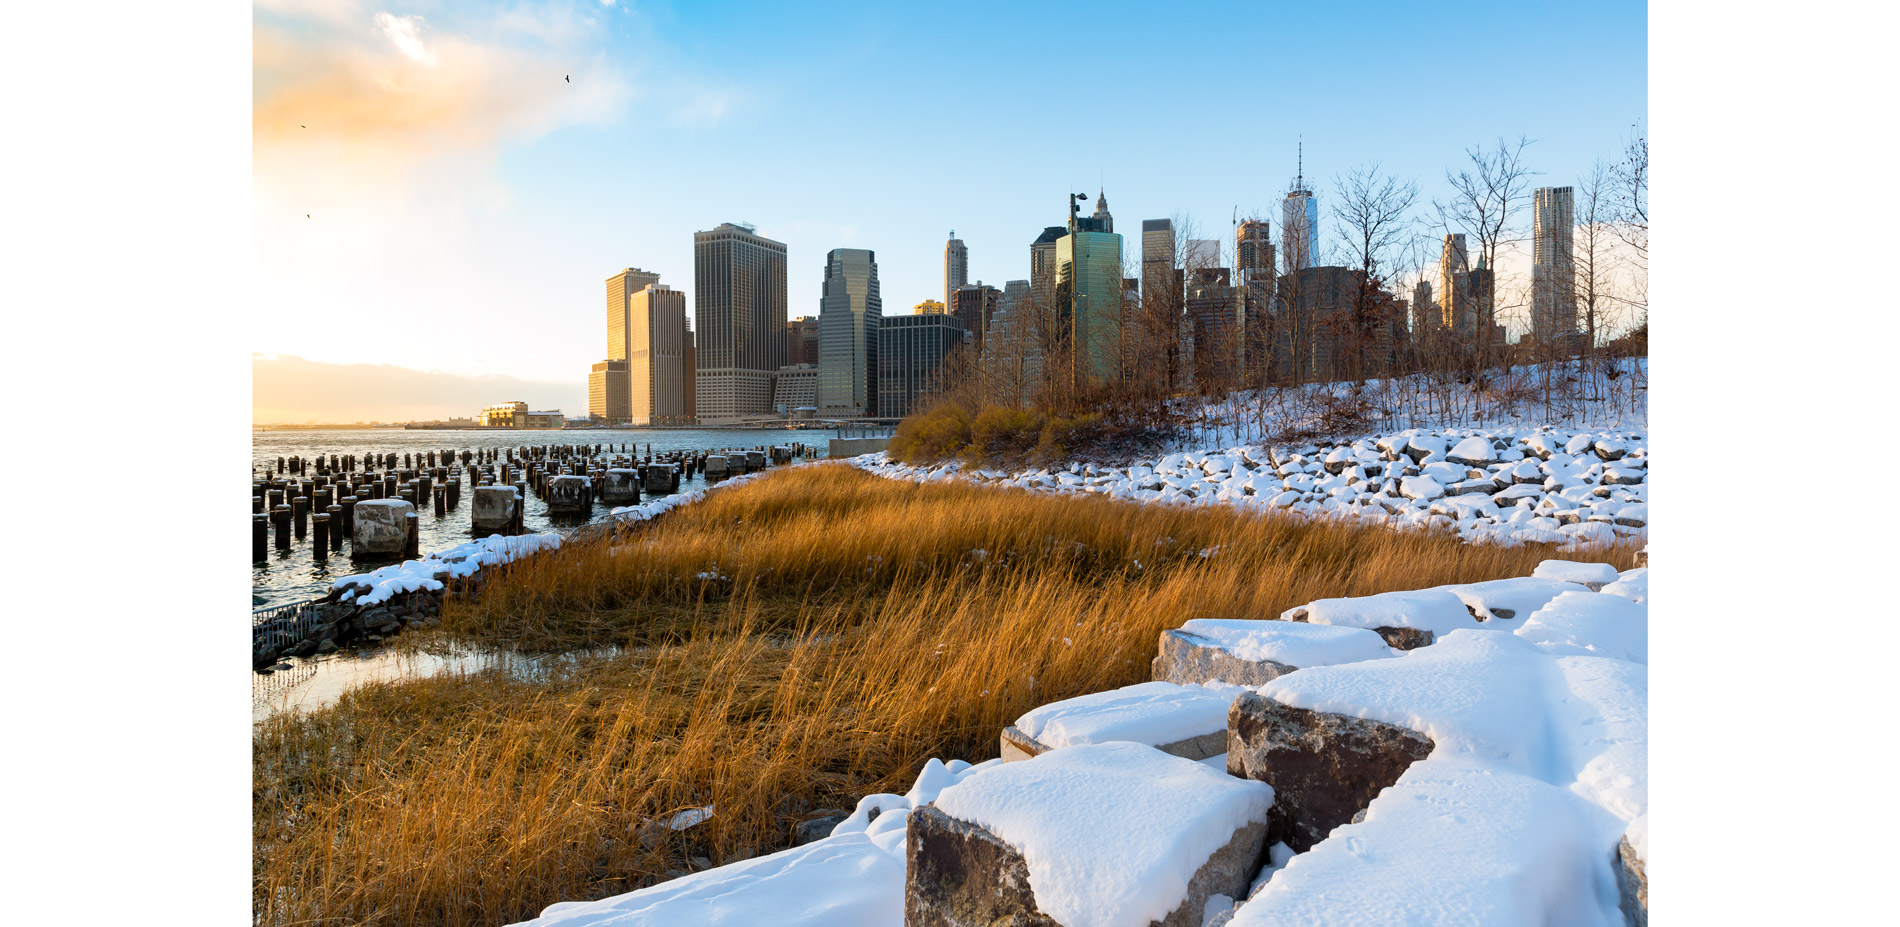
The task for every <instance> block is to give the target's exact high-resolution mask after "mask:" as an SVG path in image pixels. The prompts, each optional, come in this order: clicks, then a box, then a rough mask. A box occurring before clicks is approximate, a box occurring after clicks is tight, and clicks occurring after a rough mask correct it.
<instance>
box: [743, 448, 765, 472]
mask: <svg viewBox="0 0 1900 927" xmlns="http://www.w3.org/2000/svg"><path fill="white" fill-rule="evenodd" d="M745 468H746V472H748V473H757V472H759V471H760V470H763V469H765V452H764V451H746V452H745Z"/></svg>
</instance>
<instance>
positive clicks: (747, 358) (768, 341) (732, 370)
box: [693, 222, 786, 424]
mask: <svg viewBox="0 0 1900 927" xmlns="http://www.w3.org/2000/svg"><path fill="white" fill-rule="evenodd" d="M693 282H694V288H693V321H694V323H695V324H694V326H693V328H694V330H695V331H696V332H697V334H698V336H699V344H698V365H699V371H698V376H697V381H698V387H699V388H698V407H699V417H700V420H701V421H704V422H706V423H708V424H717V423H723V422H732V421H737V420H739V419H741V418H745V417H748V416H761V415H770V414H772V377H773V376H774V375H775V374H777V373H778V369H779V368H780V367H782V366H784V362H785V331H786V327H785V245H784V243H783V242H777V241H773V240H772V239H770V238H766V237H763V236H761V235H759V234H758V233H757V231H756V230H755V229H753V228H752V227H751V226H749V225H739V224H734V223H731V222H725V223H721V224H720V225H719V227H718V228H715V229H712V230H710V231H705V232H694V233H693Z"/></svg>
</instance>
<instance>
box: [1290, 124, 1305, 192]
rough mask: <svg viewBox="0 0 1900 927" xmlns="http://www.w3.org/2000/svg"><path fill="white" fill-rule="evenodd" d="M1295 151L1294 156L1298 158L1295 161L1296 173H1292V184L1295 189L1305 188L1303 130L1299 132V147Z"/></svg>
mask: <svg viewBox="0 0 1900 927" xmlns="http://www.w3.org/2000/svg"><path fill="white" fill-rule="evenodd" d="M1296 151H1297V152H1298V154H1297V155H1295V157H1296V158H1298V160H1297V161H1296V162H1295V163H1296V164H1297V165H1298V167H1297V168H1296V170H1297V171H1298V173H1296V174H1295V175H1294V180H1293V186H1294V188H1295V189H1299V190H1304V189H1306V133H1305V132H1301V133H1300V134H1299V148H1298V149H1296Z"/></svg>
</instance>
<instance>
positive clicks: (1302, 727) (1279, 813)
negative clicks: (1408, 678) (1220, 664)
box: [1227, 692, 1432, 897]
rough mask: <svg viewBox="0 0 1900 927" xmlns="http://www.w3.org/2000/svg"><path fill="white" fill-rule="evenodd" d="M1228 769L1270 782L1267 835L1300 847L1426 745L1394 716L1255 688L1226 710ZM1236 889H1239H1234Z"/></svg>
mask: <svg viewBox="0 0 1900 927" xmlns="http://www.w3.org/2000/svg"><path fill="white" fill-rule="evenodd" d="M1227 732H1228V737H1227V772H1228V774H1229V775H1233V776H1240V777H1244V778H1248V779H1256V780H1259V781H1261V782H1265V783H1267V784H1268V785H1271V786H1273V808H1272V809H1271V810H1270V811H1268V813H1267V825H1268V827H1267V843H1270V844H1271V843H1275V842H1285V843H1286V845H1287V846H1289V847H1291V848H1293V850H1294V852H1296V853H1304V852H1306V851H1307V850H1309V849H1312V847H1313V845H1314V844H1316V843H1318V842H1320V841H1321V840H1324V839H1326V835H1328V834H1330V833H1332V831H1333V828H1335V827H1338V826H1339V825H1341V824H1345V823H1347V822H1349V821H1351V820H1352V816H1353V815H1354V814H1355V813H1356V812H1358V811H1360V810H1361V809H1363V808H1365V807H1366V806H1367V805H1369V804H1371V803H1372V799H1373V798H1374V797H1376V796H1377V795H1378V794H1379V792H1381V791H1383V790H1384V789H1385V788H1386V787H1387V786H1390V785H1391V784H1392V783H1394V782H1396V781H1398V778H1399V775H1400V774H1402V773H1404V772H1405V770H1406V768H1407V767H1409V766H1411V765H1412V764H1413V763H1414V762H1417V761H1419V760H1422V759H1424V758H1425V757H1426V755H1427V754H1429V753H1431V751H1432V742H1431V740H1430V738H1427V737H1426V736H1425V735H1423V734H1419V733H1417V732H1414V731H1409V730H1406V729H1405V728H1402V727H1399V726H1397V725H1393V724H1386V723H1384V722H1380V721H1371V720H1367V719H1364V718H1353V717H1349V716H1346V715H1338V714H1331V713H1328V712H1320V711H1307V710H1305V709H1303V708H1294V707H1292V706H1289V705H1282V704H1280V703H1279V702H1276V701H1274V700H1272V699H1270V698H1267V697H1265V696H1263V695H1260V694H1259V693H1257V692H1248V693H1245V694H1243V695H1241V697H1240V698H1238V699H1235V700H1234V706H1233V707H1232V708H1230V709H1228V713H1227ZM1236 897H1238V896H1236Z"/></svg>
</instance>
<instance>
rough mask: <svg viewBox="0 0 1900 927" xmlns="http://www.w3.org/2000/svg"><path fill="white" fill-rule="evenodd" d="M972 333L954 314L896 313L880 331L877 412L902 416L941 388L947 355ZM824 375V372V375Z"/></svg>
mask: <svg viewBox="0 0 1900 927" xmlns="http://www.w3.org/2000/svg"><path fill="white" fill-rule="evenodd" d="M968 337H969V334H968V333H967V332H965V331H964V330H963V326H962V324H960V323H959V322H958V321H957V317H956V316H953V315H936V314H932V315H894V316H891V317H890V318H888V319H885V320H884V324H883V325H882V327H880V328H879V329H878V332H877V373H878V385H877V403H878V404H877V414H878V416H879V417H881V418H903V417H904V416H906V415H909V414H910V413H911V410H912V409H914V408H916V404H917V400H919V399H922V398H924V397H926V396H929V395H931V394H932V393H934V392H936V391H937V390H938V389H940V388H941V386H942V384H941V383H940V382H939V380H938V373H939V371H940V370H941V369H942V367H943V361H944V358H946V357H948V356H949V355H950V352H951V351H954V350H956V349H957V348H958V347H961V346H962V345H964V344H965V343H967V340H968ZM821 376H822V374H821Z"/></svg>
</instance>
